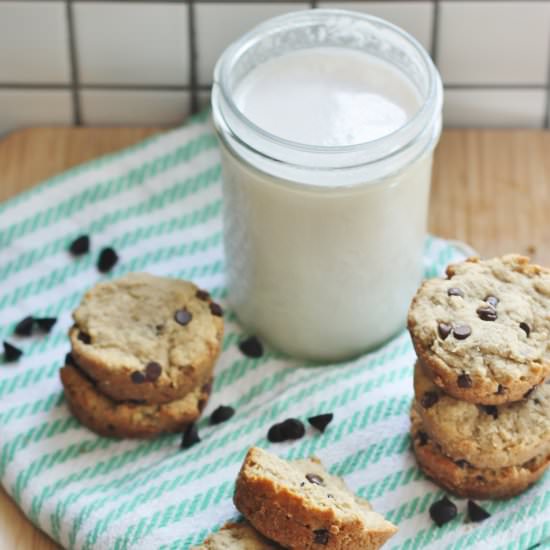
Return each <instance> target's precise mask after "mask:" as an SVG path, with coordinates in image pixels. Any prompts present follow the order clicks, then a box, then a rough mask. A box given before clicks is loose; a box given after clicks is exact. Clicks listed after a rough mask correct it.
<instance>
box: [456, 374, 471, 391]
mask: <svg viewBox="0 0 550 550" xmlns="http://www.w3.org/2000/svg"><path fill="white" fill-rule="evenodd" d="M456 383H457V385H458V387H459V388H471V387H472V379H471V378H470V375H469V374H466V373H465V372H463V373H462V374H459V375H458V378H457V379H456Z"/></svg>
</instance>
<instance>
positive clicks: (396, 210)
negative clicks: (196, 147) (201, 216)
mask: <svg viewBox="0 0 550 550" xmlns="http://www.w3.org/2000/svg"><path fill="white" fill-rule="evenodd" d="M353 56H356V57H353ZM361 56H366V57H364V59H363V58H362V57H361ZM367 58H368V59H367ZM339 60H340V61H339ZM363 61H365V64H364V65H361V63H363ZM315 64H317V65H319V67H318V68H314V69H312V66H313V65H315ZM354 64H357V66H355V65H354ZM312 70H315V71H317V72H315V75H316V76H315V77H314V78H313V77H311V78H310V77H309V76H307V75H309V74H310V73H311V71H312ZM289 71H290V72H289ZM292 71H294V72H292ZM287 72H288V74H286V73H287ZM257 74H258V75H260V74H263V75H264V76H265V78H266V79H267V80H266V81H265V82H263V83H262V82H260V81H259V80H258V78H256V76H254V75H257ZM333 74H334V75H344V76H342V79H343V80H342V82H343V86H345V87H346V90H345V93H344V90H342V94H341V96H342V97H343V98H344V99H343V101H344V100H346V98H347V97H348V96H349V97H351V96H352V95H353V93H355V92H357V94H361V93H362V88H365V89H366V88H369V89H370V88H371V87H372V88H373V89H374V90H375V91H376V94H371V95H372V97H373V98H374V99H373V103H372V109H371V108H370V105H371V104H370V103H368V102H369V101H370V99H369V97H370V96H365V97H366V99H365V101H367V104H366V107H365V108H358V109H357V110H356V111H351V113H350V112H348V113H347V114H346V116H342V117H341V119H339V118H338V117H339V116H340V111H338V109H339V108H340V107H339V104H338V101H339V100H338V101H332V100H331V101H326V102H323V101H324V100H323V97H324V96H323V94H326V93H328V92H327V91H326V90H328V89H329V88H330V89H331V90H332V89H333V88H335V90H336V91H335V93H336V94H337V97H338V98H339V97H340V96H339V95H338V89H337V87H338V85H339V84H338V82H337V78H336V77H334V76H332V75H333ZM304 75H305V76H304ZM381 75H382V76H381ZM251 78H255V80H254V82H255V84H254V85H253V86H252V88H251V89H250V90H248V91H247V92H246V93H248V96H247V99H246V100H245V103H243V99H242V97H243V95H246V93H244V92H242V87H243V86H248V87H249V88H250V86H249V81H250V79H251ZM262 78H263V77H262ZM338 78H339V77H338ZM308 79H309V80H308ZM323 79H325V80H323ZM358 79H359V80H358ZM369 79H370V80H369ZM317 80H318V81H319V82H317ZM352 80H353V82H352V83H351V84H350V82H351V81H352ZM314 81H315V82H314ZM316 82H317V84H319V88H318V89H316V88H314V85H315V83H316ZM348 88H349V90H348ZM350 90H351V92H350ZM348 92H349V93H348ZM390 92H391V93H390ZM411 93H412V94H413V95H414V97H415V98H416V99H415V102H416V104H415V107H414V109H413V110H412V111H411V112H409V113H408V115H407V116H406V117H405V118H404V119H403V120H402V121H401V122H399V119H396V120H398V122H399V123H398V124H397V125H396V127H391V126H388V128H389V129H388V130H387V131H386V132H384V131H382V132H380V131H379V123H381V124H382V125H383V124H385V122H387V121H386V120H385V119H384V117H385V116H386V118H387V120H390V118H391V120H393V118H392V117H391V116H390V115H391V112H389V111H388V113H389V114H388V113H386V110H385V107H384V106H383V105H382V104H381V106H380V107H379V106H378V103H376V101H382V102H383V101H384V97H383V96H384V94H389V95H391V94H393V95H395V96H396V97H398V96H399V97H401V96H403V97H405V95H407V94H409V96H410V94H411ZM346 94H347V95H346ZM350 94H351V95H350ZM287 95H288V97H287ZM375 95H376V97H375ZM389 95H388V97H389ZM379 96H380V97H381V99H376V98H378V97H379ZM442 96H443V92H442V85H441V79H440V77H439V74H438V72H437V69H436V68H435V66H434V64H433V63H432V61H431V59H430V57H429V55H428V54H427V52H426V51H425V50H424V48H423V47H422V46H421V45H420V44H419V43H418V42H417V41H416V40H415V39H414V38H413V37H412V36H410V35H409V34H407V33H406V32H405V31H403V30H402V29H400V28H399V27H396V26H395V25H393V24H391V23H389V22H387V21H384V20H382V19H379V18H376V17H371V16H368V15H364V14H359V13H354V12H348V11H342V10H321V9H316V10H309V11H302V12H294V13H290V14H288V15H284V16H281V17H276V18H274V19H271V20H269V21H267V22H265V23H263V24H261V25H259V26H258V27H256V28H255V29H253V30H252V31H251V32H249V33H248V34H246V35H244V36H243V37H241V38H240V39H239V40H237V41H236V42H235V43H233V44H232V45H231V46H229V47H228V48H227V49H226V51H225V52H224V53H223V54H222V56H221V58H220V59H219V61H218V63H217V65H216V68H215V75H214V86H213V92H212V109H213V120H214V125H215V128H216V132H217V135H218V138H219V142H220V146H221V157H222V177H223V200H224V206H223V211H224V243H225V262H226V276H227V287H228V300H229V302H230V305H231V306H232V308H233V309H234V311H235V312H236V314H237V316H238V318H239V320H240V321H241V323H242V324H243V325H244V327H245V328H246V330H248V331H249V332H251V333H254V334H256V335H258V336H259V337H260V338H262V339H264V340H265V341H266V342H267V343H269V344H271V345H272V346H273V347H274V348H276V349H278V350H280V351H282V352H284V353H286V354H288V355H291V356H294V357H298V358H304V359H309V360H314V361H327V362H328V361H339V360H344V359H348V358H351V357H354V356H357V355H359V354H361V353H363V352H365V351H367V350H370V349H373V348H375V347H376V346H379V345H380V344H382V343H383V342H384V341H386V340H387V339H389V338H390V337H392V336H393V335H395V334H396V333H397V332H398V331H400V330H402V329H403V328H404V326H405V319H406V313H407V309H408V306H409V303H410V300H411V298H412V296H413V294H414V293H415V291H416V289H417V287H418V285H419V283H420V281H421V279H422V275H423V246H424V241H425V236H426V230H427V227H426V226H427V213H428V200H429V192H430V181H431V169H432V156H433V150H434V147H435V146H436V144H437V142H438V139H439V136H440V132H441V109H442ZM358 97H359V96H358ZM361 97H362V96H361ZM308 98H310V99H311V105H308ZM352 99H353V98H352ZM352 99H351V100H352ZM279 100H280V101H281V102H282V103H281V104H276V102H277V101H279ZM351 100H350V101H351ZM246 101H248V102H249V104H246ZM346 101H347V100H346ZM300 102H302V103H300ZM281 109H286V110H283V111H281ZM332 109H335V110H336V111H338V112H334V113H331V112H330V111H331V110H332ZM306 111H307V116H306V113H305V112H306ZM302 112H304V113H302ZM355 112H356V113H357V119H355V118H354V117H355ZM250 113H253V114H254V116H251V114H250ZM302 114H303V115H304V116H303V117H302ZM308 117H309V118H308ZM346 117H347V118H346ZM369 117H370V118H369ZM325 118H326V120H328V121H330V125H327V128H326V129H325V128H324V126H321V127H318V126H317V125H318V124H324V123H323V122H322V121H323V120H325ZM363 118H364V120H363ZM394 118H395V117H394ZM371 120H372V121H373V122H370V121H371ZM308 121H310V122H311V124H312V125H313V126H315V128H313V129H312V128H308V124H310V122H308ZM333 123H334V124H335V125H336V126H333ZM394 123H395V121H394ZM339 124H341V125H342V126H344V128H343V130H342V132H341V133H342V136H343V140H342V139H340V138H341V137H342V136H339V135H336V134H338V133H339V132H340V130H338V131H336V130H335V129H334V128H335V127H337V128H339V126H338V125H339ZM346 125H347V126H346ZM369 125H370V126H372V128H371V127H370V126H369ZM287 129H288V130H289V132H288V135H286V130H287ZM346 132H347V133H346ZM289 136H290V138H289ZM295 136H297V137H295ZM302 136H304V137H302ZM309 136H311V138H310V137H309ZM349 136H351V137H349ZM354 136H355V137H354ZM348 137H349V142H346V139H348Z"/></svg>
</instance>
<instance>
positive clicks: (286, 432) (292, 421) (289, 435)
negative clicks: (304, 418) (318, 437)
mask: <svg viewBox="0 0 550 550" xmlns="http://www.w3.org/2000/svg"><path fill="white" fill-rule="evenodd" d="M281 432H282V434H283V437H284V438H285V439H300V438H301V437H303V436H304V435H305V433H306V429H305V427H304V424H303V423H302V422H301V421H300V420H298V419H297V418H287V419H286V420H285V421H284V422H283V423H282V424H281Z"/></svg>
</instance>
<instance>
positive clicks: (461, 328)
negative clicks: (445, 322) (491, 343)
mask: <svg viewBox="0 0 550 550" xmlns="http://www.w3.org/2000/svg"><path fill="white" fill-rule="evenodd" d="M470 334H472V329H471V328H470V327H469V326H468V325H458V326H456V327H454V328H453V336H454V337H455V338H456V339H457V340H466V338H468V336H470Z"/></svg>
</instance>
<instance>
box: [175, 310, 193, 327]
mask: <svg viewBox="0 0 550 550" xmlns="http://www.w3.org/2000/svg"><path fill="white" fill-rule="evenodd" d="M192 318H193V316H192V315H191V314H190V313H189V312H188V311H187V310H186V309H178V310H177V311H176V313H175V314H174V319H175V320H176V322H177V323H179V324H180V325H182V326H185V325H187V324H188V323H189V322H190V321H191V319H192Z"/></svg>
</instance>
